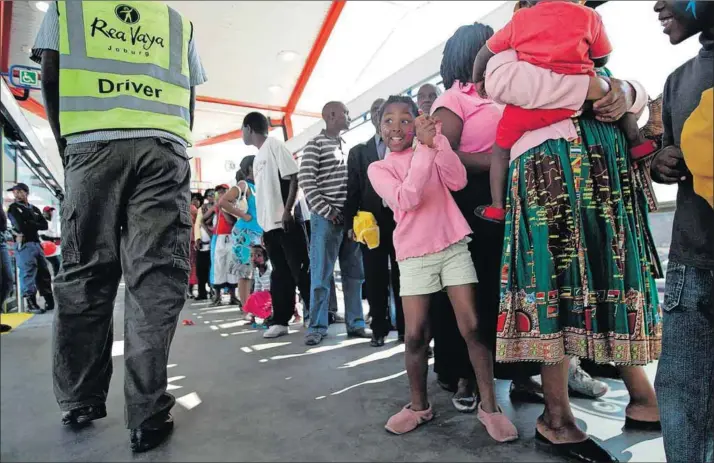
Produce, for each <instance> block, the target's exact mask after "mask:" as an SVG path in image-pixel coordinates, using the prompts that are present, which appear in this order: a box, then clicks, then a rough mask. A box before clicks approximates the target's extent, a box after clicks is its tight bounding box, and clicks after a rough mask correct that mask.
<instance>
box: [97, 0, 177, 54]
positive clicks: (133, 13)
mask: <svg viewBox="0 0 714 463" xmlns="http://www.w3.org/2000/svg"><path fill="white" fill-rule="evenodd" d="M114 14H115V15H116V17H117V18H118V19H119V21H121V22H123V23H124V24H126V25H128V26H129V30H128V31H126V30H123V29H117V28H115V27H111V26H109V24H108V23H107V21H105V20H104V19H101V18H98V17H95V18H94V21H93V22H92V26H91V27H92V37H95V36H96V35H97V34H102V35H103V36H104V37H107V38H109V39H112V40H119V41H121V42H124V43H129V44H131V45H133V46H137V45H139V46H141V48H142V50H139V51H138V53H144V54H145V55H146V56H149V50H150V49H151V48H152V47H153V46H154V45H156V46H160V47H161V48H165V45H164V38H163V37H158V36H154V35H151V34H149V33H147V32H142V29H141V26H135V24H136V23H138V22H139V20H140V19H141V15H140V14H139V11H138V10H137V9H136V8H134V7H133V6H129V5H119V6H117V7H116V8H115V9H114ZM109 51H115V52H117V53H120V52H124V53H130V54H132V55H135V54H137V51H136V50H129V49H127V48H123V47H116V46H111V45H110V46H109Z"/></svg>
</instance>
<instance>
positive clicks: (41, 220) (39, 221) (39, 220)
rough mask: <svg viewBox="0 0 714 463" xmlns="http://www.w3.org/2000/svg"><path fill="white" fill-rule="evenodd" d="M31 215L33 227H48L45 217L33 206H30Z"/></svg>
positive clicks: (42, 228) (45, 228)
mask: <svg viewBox="0 0 714 463" xmlns="http://www.w3.org/2000/svg"><path fill="white" fill-rule="evenodd" d="M32 215H33V216H34V217H33V222H34V225H35V227H37V229H38V230H47V229H49V228H50V226H49V224H48V223H47V219H45V216H44V215H42V212H40V210H39V209H38V208H36V207H35V206H32Z"/></svg>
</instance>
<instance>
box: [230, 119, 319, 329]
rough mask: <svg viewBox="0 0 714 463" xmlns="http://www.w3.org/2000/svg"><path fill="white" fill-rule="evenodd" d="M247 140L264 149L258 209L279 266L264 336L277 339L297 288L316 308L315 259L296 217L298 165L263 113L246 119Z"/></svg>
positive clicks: (259, 160)
mask: <svg viewBox="0 0 714 463" xmlns="http://www.w3.org/2000/svg"><path fill="white" fill-rule="evenodd" d="M243 141H244V142H245V144H246V145H248V146H255V147H256V148H258V150H259V151H258V154H257V155H256V156H255V161H253V172H254V175H255V188H256V192H255V206H256V210H257V213H258V224H259V225H260V226H261V228H262V229H263V231H264V233H265V234H264V235H263V240H264V242H265V247H266V249H267V251H268V258H269V259H270V261H271V262H272V264H273V272H272V274H271V276H270V282H271V285H270V293H271V297H272V299H273V315H272V316H271V317H270V319H269V320H268V325H269V326H270V327H269V328H268V330H267V331H266V332H265V333H264V334H263V337H265V338H277V337H279V336H283V335H286V334H288V323H289V322H290V319H291V318H292V316H293V313H294V312H295V288H296V287H297V288H299V289H300V296H301V297H302V300H303V303H304V304H305V306H307V307H309V306H310V274H309V270H310V258H309V257H308V253H307V243H306V242H305V234H304V232H303V231H302V229H301V227H299V226H298V224H296V223H295V218H294V217H293V208H294V207H295V200H296V198H297V191H298V183H297V173H298V165H297V163H296V162H295V159H293V156H292V154H291V153H290V151H289V150H288V149H287V147H286V146H285V144H284V143H283V142H281V141H280V140H278V139H276V138H271V137H268V119H267V118H266V117H265V116H263V115H262V114H260V113H257V112H253V113H250V114H248V115H247V116H245V119H243Z"/></svg>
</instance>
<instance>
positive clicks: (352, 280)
mask: <svg viewBox="0 0 714 463" xmlns="http://www.w3.org/2000/svg"><path fill="white" fill-rule="evenodd" d="M344 237H345V232H344V227H342V226H338V225H334V224H333V223H332V222H330V221H329V220H327V219H325V218H323V217H321V216H319V215H317V214H312V217H311V219H310V274H311V278H310V294H311V299H310V326H309V327H308V333H320V334H322V335H326V334H327V327H328V312H329V307H330V278H331V277H332V274H333V272H334V271H335V261H336V260H337V258H338V257H339V259H340V270H341V273H342V291H343V293H344V295H345V323H346V325H347V331H354V330H358V329H361V328H364V314H363V312H362V283H363V282H364V270H363V268H362V255H361V251H360V248H359V244H358V243H355V242H354V241H352V240H349V239H344Z"/></svg>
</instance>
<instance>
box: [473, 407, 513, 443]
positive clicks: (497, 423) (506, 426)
mask: <svg viewBox="0 0 714 463" xmlns="http://www.w3.org/2000/svg"><path fill="white" fill-rule="evenodd" d="M481 405H482V404H478V415H477V416H478V420H479V421H480V422H481V423H483V425H484V426H486V431H488V435H489V436H491V437H492V438H493V439H494V440H495V441H497V442H511V441H514V440H516V439H518V430H517V429H516V427H515V426H513V423H511V420H509V419H508V418H507V417H506V415H504V414H503V410H501V407H498V411H497V412H495V413H486V412H485V411H483V408H481Z"/></svg>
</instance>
